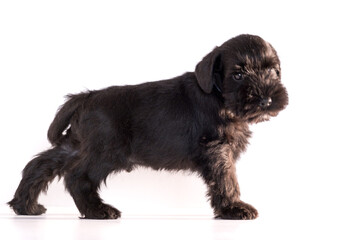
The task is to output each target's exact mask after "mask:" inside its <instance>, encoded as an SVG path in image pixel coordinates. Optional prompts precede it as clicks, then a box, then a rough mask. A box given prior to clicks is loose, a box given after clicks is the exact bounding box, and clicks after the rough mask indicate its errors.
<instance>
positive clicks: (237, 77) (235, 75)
mask: <svg viewBox="0 0 360 240" xmlns="http://www.w3.org/2000/svg"><path fill="white" fill-rule="evenodd" d="M232 77H233V79H234V80H235V81H241V80H242V79H243V75H242V74H241V73H234V74H233V75H232Z"/></svg>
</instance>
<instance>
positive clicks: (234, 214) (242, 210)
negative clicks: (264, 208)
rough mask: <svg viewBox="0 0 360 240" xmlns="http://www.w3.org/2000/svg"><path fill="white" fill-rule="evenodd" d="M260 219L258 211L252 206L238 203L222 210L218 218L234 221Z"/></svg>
mask: <svg viewBox="0 0 360 240" xmlns="http://www.w3.org/2000/svg"><path fill="white" fill-rule="evenodd" d="M257 217H258V211H257V210H256V209H255V208H254V207H253V206H251V205H250V204H247V203H244V202H237V203H234V204H232V205H231V206H228V207H224V208H221V209H220V211H219V213H218V214H217V215H216V218H221V219H234V220H252V219H255V218H257Z"/></svg>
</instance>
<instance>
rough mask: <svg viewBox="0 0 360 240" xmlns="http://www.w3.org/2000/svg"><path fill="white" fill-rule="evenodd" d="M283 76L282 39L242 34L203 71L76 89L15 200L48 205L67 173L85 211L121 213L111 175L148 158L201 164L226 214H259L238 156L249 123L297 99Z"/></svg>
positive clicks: (34, 211) (170, 166) (35, 207)
mask: <svg viewBox="0 0 360 240" xmlns="http://www.w3.org/2000/svg"><path fill="white" fill-rule="evenodd" d="M280 78H281V74H280V62H279V59H278V56H277V53H276V51H275V50H274V48H273V47H272V46H271V45H270V44H269V43H267V42H265V41H264V40H262V39H261V38H260V37H257V36H252V35H240V36H238V37H235V38H233V39H230V40H229V41H227V42H225V43H224V44H223V45H221V46H220V47H216V48H215V49H214V50H213V51H212V52H210V53H209V54H208V55H207V56H205V57H204V59H203V60H202V61H201V62H200V63H199V64H198V65H197V66H196V70H195V72H189V73H185V74H184V75H182V76H179V77H176V78H173V79H170V80H164V81H158V82H150V83H144V84H140V85H135V86H122V87H117V86H114V87H109V88H107V89H103V90H99V91H89V92H86V93H81V94H76V95H70V96H68V101H67V102H66V103H65V104H64V105H63V106H62V108H61V109H60V110H59V111H58V113H57V115H56V117H55V119H54V121H53V122H52V124H51V125H50V128H49V131H48V138H49V141H50V142H51V144H52V148H51V149H49V150H47V151H45V152H42V153H40V154H39V155H38V156H37V157H35V158H34V159H33V160H32V161H30V162H29V163H28V164H27V165H26V167H25V169H24V171H23V178H22V180H21V182H20V185H19V187H18V189H17V190H16V193H15V196H14V198H13V200H11V201H10V202H9V203H8V204H9V205H10V207H12V208H13V210H14V211H15V213H17V214H24V215H38V214H42V213H44V212H45V211H46V209H45V208H44V207H43V206H42V205H40V204H38V202H37V199H38V196H39V194H40V193H41V191H46V190H47V186H48V184H49V183H50V182H51V181H52V180H53V179H54V178H55V177H56V176H59V177H64V178H65V184H66V189H67V190H68V191H69V192H70V194H71V196H72V197H73V198H74V201H75V204H76V206H77V207H78V209H79V211H80V213H81V215H82V216H83V217H84V218H95V219H114V218H118V217H120V211H118V210H117V209H115V208H114V207H112V206H110V205H107V204H105V203H103V201H102V199H101V198H100V197H99V194H98V190H99V186H100V184H101V182H102V181H104V180H105V179H106V177H107V176H108V175H109V174H110V173H112V172H115V171H122V170H125V171H131V170H132V169H134V168H135V167H137V166H146V167H151V168H153V169H156V170H160V169H166V170H191V171H195V172H197V173H198V174H199V175H200V176H201V177H202V178H203V179H204V181H205V183H206V184H207V186H208V196H209V198H210V203H211V206H212V207H213V209H214V214H215V216H216V217H218V218H226V219H254V218H256V217H257V215H258V213H257V211H256V209H255V208H254V207H252V206H251V205H249V204H246V203H244V202H242V201H241V200H240V190H239V185H238V182H237V179H236V172H235V162H236V159H237V158H238V157H239V155H240V153H241V152H244V151H245V148H246V145H247V144H248V139H249V137H250V136H251V132H250V130H249V127H248V125H249V124H252V123H257V122H261V121H264V120H268V119H269V118H270V117H271V116H276V115H277V114H278V112H279V111H280V110H282V109H284V108H285V106H286V105H287V104H288V96H287V92H286V90H285V88H284V87H283V85H282V84H281V82H280Z"/></svg>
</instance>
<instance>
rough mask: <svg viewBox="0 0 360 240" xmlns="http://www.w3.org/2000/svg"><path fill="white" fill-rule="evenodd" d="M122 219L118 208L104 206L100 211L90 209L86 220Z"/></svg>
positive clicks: (86, 214) (85, 217)
mask: <svg viewBox="0 0 360 240" xmlns="http://www.w3.org/2000/svg"><path fill="white" fill-rule="evenodd" d="M119 217H121V212H120V211H119V210H117V209H116V208H114V207H112V206H110V205H107V204H102V205H101V206H100V207H99V208H98V209H88V210H87V211H86V213H85V216H84V217H83V218H84V219H117V218H119Z"/></svg>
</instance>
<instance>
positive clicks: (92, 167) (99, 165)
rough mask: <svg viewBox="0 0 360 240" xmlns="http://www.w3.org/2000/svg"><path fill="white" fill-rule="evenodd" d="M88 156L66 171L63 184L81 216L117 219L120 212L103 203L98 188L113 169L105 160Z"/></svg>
mask: <svg viewBox="0 0 360 240" xmlns="http://www.w3.org/2000/svg"><path fill="white" fill-rule="evenodd" d="M95 156H98V155H92V156H91V157H90V158H88V157H85V158H83V159H80V161H79V165H78V166H77V168H74V169H73V170H72V171H70V172H68V173H66V175H65V177H64V178H65V185H66V188H67V190H68V191H69V192H70V194H71V196H72V197H73V199H74V201H75V204H76V206H77V208H78V209H79V211H80V213H81V215H82V216H83V218H87V219H117V218H119V217H120V216H121V212H120V211H119V210H117V209H116V208H114V207H112V206H110V205H108V204H105V203H103V200H102V199H101V198H100V196H99V193H98V190H99V187H100V184H101V182H102V181H104V180H105V179H106V177H107V175H108V174H109V173H110V172H111V171H113V169H111V168H107V166H109V165H108V164H107V163H106V162H104V161H100V160H101V159H98V160H99V161H92V160H96V158H95Z"/></svg>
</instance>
